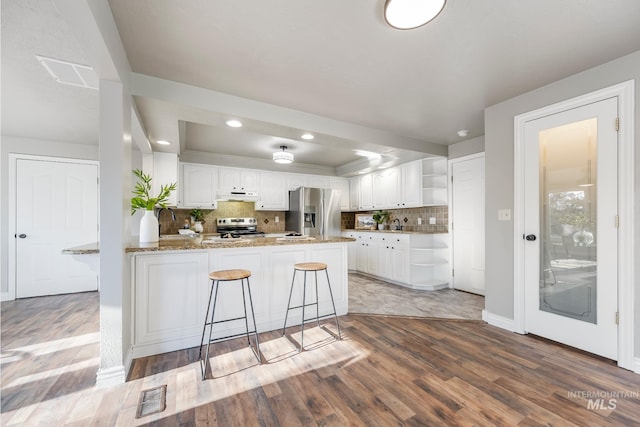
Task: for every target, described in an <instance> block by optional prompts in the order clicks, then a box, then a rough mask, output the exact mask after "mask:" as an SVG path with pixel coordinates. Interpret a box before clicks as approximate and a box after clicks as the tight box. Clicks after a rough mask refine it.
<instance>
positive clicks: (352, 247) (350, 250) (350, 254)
mask: <svg viewBox="0 0 640 427" xmlns="http://www.w3.org/2000/svg"><path fill="white" fill-rule="evenodd" d="M342 236H343V237H351V238H352V239H356V241H355V242H349V243H347V265H348V267H349V270H351V271H353V270H356V248H357V244H358V236H359V234H358V233H356V232H353V231H343V232H342Z"/></svg>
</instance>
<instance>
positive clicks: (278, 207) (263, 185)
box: [255, 172, 289, 211]
mask: <svg viewBox="0 0 640 427" xmlns="http://www.w3.org/2000/svg"><path fill="white" fill-rule="evenodd" d="M258 197H259V200H258V201H257V202H256V204H255V208H256V210H265V211H268V210H271V211H286V210H287V209H289V189H288V187H287V177H286V174H284V173H280V172H260V190H259V191H258Z"/></svg>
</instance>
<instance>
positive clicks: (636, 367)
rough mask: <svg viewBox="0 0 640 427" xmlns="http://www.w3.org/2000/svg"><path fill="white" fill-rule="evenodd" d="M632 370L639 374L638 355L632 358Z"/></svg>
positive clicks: (639, 363) (639, 358)
mask: <svg viewBox="0 0 640 427" xmlns="http://www.w3.org/2000/svg"><path fill="white" fill-rule="evenodd" d="M633 372H635V373H636V374H640V357H634V358H633Z"/></svg>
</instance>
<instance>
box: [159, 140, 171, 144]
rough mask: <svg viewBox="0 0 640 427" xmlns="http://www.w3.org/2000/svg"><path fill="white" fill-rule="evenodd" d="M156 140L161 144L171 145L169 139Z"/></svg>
mask: <svg viewBox="0 0 640 427" xmlns="http://www.w3.org/2000/svg"><path fill="white" fill-rule="evenodd" d="M156 142H157V143H158V144H160V145H171V143H170V142H169V141H165V140H164V139H159V140H157V141H156Z"/></svg>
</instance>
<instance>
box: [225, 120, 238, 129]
mask: <svg viewBox="0 0 640 427" xmlns="http://www.w3.org/2000/svg"><path fill="white" fill-rule="evenodd" d="M225 123H226V124H227V126H229V127H232V128H240V127H242V122H241V121H240V120H235V119H231V120H227V121H226V122H225Z"/></svg>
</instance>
